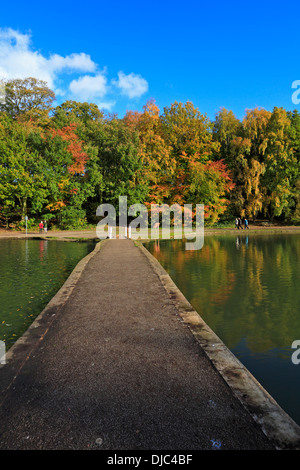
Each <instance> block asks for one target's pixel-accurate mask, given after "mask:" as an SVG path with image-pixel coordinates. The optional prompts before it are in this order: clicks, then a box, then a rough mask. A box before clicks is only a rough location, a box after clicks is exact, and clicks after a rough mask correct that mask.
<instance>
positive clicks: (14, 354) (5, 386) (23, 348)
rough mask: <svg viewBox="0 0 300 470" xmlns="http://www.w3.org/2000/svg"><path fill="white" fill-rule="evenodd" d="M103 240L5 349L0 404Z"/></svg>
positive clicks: (1, 367) (78, 264) (1, 368)
mask: <svg viewBox="0 0 300 470" xmlns="http://www.w3.org/2000/svg"><path fill="white" fill-rule="evenodd" d="M104 242H105V240H102V241H99V242H98V243H96V245H95V247H94V249H93V250H92V251H91V252H90V253H89V254H88V255H86V256H85V257H84V258H82V259H81V260H80V261H79V262H78V263H77V265H76V266H75V268H74V269H73V271H72V272H71V274H70V275H69V276H68V278H67V279H66V281H65V282H64V284H63V285H62V286H61V287H60V289H59V290H58V291H57V293H56V294H55V295H54V296H53V297H52V298H51V300H50V301H49V302H48V304H47V305H46V306H45V307H44V309H43V310H42V311H41V312H40V313H39V314H38V316H37V317H36V318H35V319H34V321H33V322H32V323H31V325H30V326H29V327H28V328H27V330H26V331H25V332H24V333H23V335H22V336H20V337H19V338H18V339H17V341H16V342H15V343H14V345H13V346H11V348H10V349H9V350H8V351H7V352H6V354H5V360H6V363H5V364H2V365H0V371H1V376H2V379H3V383H2V384H1V387H0V406H1V404H2V402H3V400H1V395H2V397H3V398H4V399H5V396H6V393H7V392H8V390H9V389H10V387H11V386H12V384H13V382H14V381H15V379H16V378H17V376H18V374H19V372H20V371H21V370H22V368H23V366H24V364H25V363H26V361H27V360H28V359H29V357H30V356H31V355H32V353H33V352H34V350H35V349H36V347H37V346H38V345H39V344H40V342H41V341H42V340H43V339H44V337H45V335H46V334H47V332H48V331H49V329H50V327H51V325H52V324H53V322H54V321H55V320H56V318H57V316H58V314H59V311H60V309H61V308H62V307H63V306H64V305H65V303H66V302H67V300H68V299H69V297H70V296H71V294H72V292H73V290H74V288H75V287H76V285H77V283H78V281H79V279H80V277H81V275H82V273H83V272H84V270H85V268H86V266H87V264H88V263H89V261H90V260H91V259H92V258H93V257H94V256H95V255H96V254H97V253H98V252H99V250H100V248H101V247H102V244H103V243H104Z"/></svg>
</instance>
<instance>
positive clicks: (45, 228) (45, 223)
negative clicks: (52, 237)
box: [44, 220, 47, 233]
mask: <svg viewBox="0 0 300 470" xmlns="http://www.w3.org/2000/svg"><path fill="white" fill-rule="evenodd" d="M44 232H45V233H47V220H45V222H44Z"/></svg>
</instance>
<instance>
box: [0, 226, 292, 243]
mask: <svg viewBox="0 0 300 470" xmlns="http://www.w3.org/2000/svg"><path fill="white" fill-rule="evenodd" d="M235 233H236V234H242V233H245V234H247V233H299V234H300V226H295V225H288V226H287V225H282V226H281V225H271V224H270V225H251V224H250V225H249V229H248V230H245V229H240V230H238V229H236V228H235V227H205V229H204V234H205V235H213V234H222V235H223V234H235ZM0 238H39V239H40V238H43V239H64V240H72V239H73V240H74V239H76V240H99V238H98V237H97V233H96V229H86V230H53V231H52V230H48V231H47V232H42V233H40V232H39V230H30V231H28V232H27V235H26V233H25V231H24V230H23V231H17V230H6V229H1V228H0ZM117 238H118V235H117ZM171 238H172V236H171Z"/></svg>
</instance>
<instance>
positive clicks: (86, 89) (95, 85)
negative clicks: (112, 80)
mask: <svg viewBox="0 0 300 470" xmlns="http://www.w3.org/2000/svg"><path fill="white" fill-rule="evenodd" d="M70 90H71V92H72V93H73V94H74V95H75V96H77V97H78V98H80V99H81V100H85V101H87V100H90V99H93V98H97V97H99V98H102V97H103V96H105V95H106V93H107V91H108V89H107V78H106V77H105V75H103V74H97V75H95V76H91V75H84V76H82V77H79V78H78V79H77V80H73V81H72V82H71V83H70Z"/></svg>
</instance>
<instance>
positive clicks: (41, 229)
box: [39, 220, 44, 233]
mask: <svg viewBox="0 0 300 470" xmlns="http://www.w3.org/2000/svg"><path fill="white" fill-rule="evenodd" d="M43 228H44V224H43V221H42V220H41V221H40V223H39V229H40V233H42V232H43Z"/></svg>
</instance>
